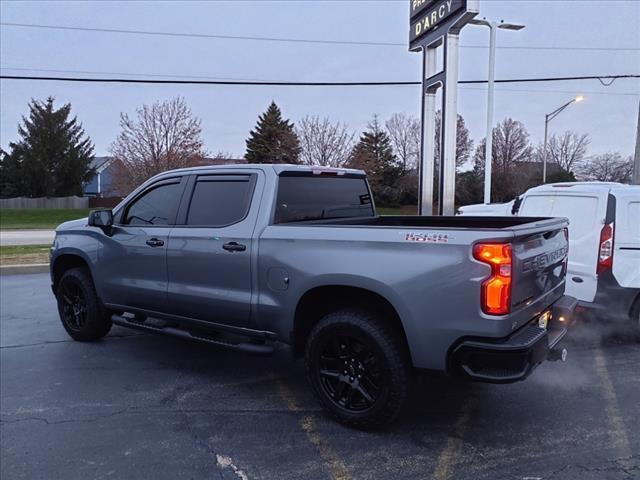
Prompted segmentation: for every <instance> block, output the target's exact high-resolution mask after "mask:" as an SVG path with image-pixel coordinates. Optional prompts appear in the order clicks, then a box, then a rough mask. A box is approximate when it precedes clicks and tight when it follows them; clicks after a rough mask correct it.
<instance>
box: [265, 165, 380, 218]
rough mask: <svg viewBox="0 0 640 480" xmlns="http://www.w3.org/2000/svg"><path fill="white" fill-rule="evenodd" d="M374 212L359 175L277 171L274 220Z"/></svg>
mask: <svg viewBox="0 0 640 480" xmlns="http://www.w3.org/2000/svg"><path fill="white" fill-rule="evenodd" d="M364 216H367V217H372V216H374V211H373V204H372V202H371V194H370V193H369V188H368V187H367V182H366V180H365V178H364V177H362V176H350V177H346V176H345V177H342V176H331V177H329V176H323V175H305V176H300V175H295V176H294V175H291V176H289V175H281V176H280V178H279V180H278V198H277V204H276V214H275V223H289V222H300V221H304V220H321V219H327V218H344V217H364Z"/></svg>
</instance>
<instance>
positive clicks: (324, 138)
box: [296, 116, 354, 167]
mask: <svg viewBox="0 0 640 480" xmlns="http://www.w3.org/2000/svg"><path fill="white" fill-rule="evenodd" d="M296 133H297V135H298V139H299V140H300V148H301V151H300V160H301V161H302V163H304V164H307V165H321V166H323V167H341V166H343V165H344V164H345V163H346V162H347V160H348V159H349V154H350V153H351V149H352V148H353V139H354V134H353V133H352V132H349V130H348V129H347V126H346V125H343V124H341V123H340V122H338V123H331V121H330V120H329V119H328V118H326V117H325V118H320V117H317V116H314V117H310V116H306V117H304V118H303V119H302V120H300V121H299V122H298V124H297V126H296Z"/></svg>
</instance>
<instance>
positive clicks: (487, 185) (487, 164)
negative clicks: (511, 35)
mask: <svg viewBox="0 0 640 480" xmlns="http://www.w3.org/2000/svg"><path fill="white" fill-rule="evenodd" d="M469 23H471V24H472V25H481V26H484V27H489V81H488V88H487V136H486V143H485V152H484V203H487V204H488V203H491V157H492V155H493V153H492V151H493V90H494V88H493V87H494V84H495V81H494V80H495V69H496V29H497V28H501V29H503V30H516V31H517V30H522V29H523V28H524V25H518V24H515V23H505V22H504V20H501V21H500V23H498V22H493V21H489V20H487V19H486V18H484V19H482V20H478V19H472V20H471V21H469Z"/></svg>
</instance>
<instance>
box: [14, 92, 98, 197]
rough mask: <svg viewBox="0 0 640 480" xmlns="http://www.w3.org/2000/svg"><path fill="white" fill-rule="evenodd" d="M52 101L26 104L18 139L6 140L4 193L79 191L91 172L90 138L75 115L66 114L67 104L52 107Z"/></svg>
mask: <svg viewBox="0 0 640 480" xmlns="http://www.w3.org/2000/svg"><path fill="white" fill-rule="evenodd" d="M53 101H54V99H53V97H49V98H47V100H46V101H45V102H39V101H37V100H32V101H31V103H30V104H29V118H25V117H23V118H22V125H19V126H18V134H19V135H20V137H21V139H20V140H19V141H18V142H16V143H13V142H12V143H10V144H9V148H10V149H11V152H10V153H9V154H8V155H7V158H5V159H4V160H3V162H2V163H3V168H2V170H3V174H6V176H7V178H6V179H5V180H4V181H3V185H2V186H3V191H2V194H3V195H4V196H9V195H13V196H15V195H21V196H29V197H53V196H67V195H82V189H83V186H84V184H86V182H88V181H89V180H90V179H91V176H92V175H93V174H94V171H93V169H92V168H91V161H92V160H93V144H92V143H91V140H90V139H89V138H88V137H86V135H85V132H84V129H83V128H82V125H81V124H80V123H79V122H78V120H77V118H76V117H73V118H72V119H70V118H69V116H70V114H71V105H70V104H66V105H63V106H62V107H61V108H59V109H58V110H55V109H54V106H53Z"/></svg>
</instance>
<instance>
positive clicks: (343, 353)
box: [318, 334, 384, 412]
mask: <svg viewBox="0 0 640 480" xmlns="http://www.w3.org/2000/svg"><path fill="white" fill-rule="evenodd" d="M318 368H319V371H318V373H319V376H320V385H321V386H322V389H323V390H324V392H325V393H326V395H327V396H328V397H329V398H330V399H331V400H332V401H333V402H334V403H335V405H336V406H337V407H339V408H343V409H345V410H347V411H348V412H362V411H365V410H367V409H369V408H371V407H372V406H373V405H374V404H375V403H376V401H377V400H378V398H379V397H380V393H381V390H382V386H383V384H384V373H383V371H382V369H381V368H380V359H379V358H378V354H377V353H376V352H375V350H374V348H373V347H372V346H371V345H368V344H367V341H366V340H364V339H362V338H356V336H354V335H353V334H350V335H349V334H345V335H336V336H335V337H329V338H326V339H325V340H324V342H323V345H322V346H321V347H320V358H319V361H318Z"/></svg>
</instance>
